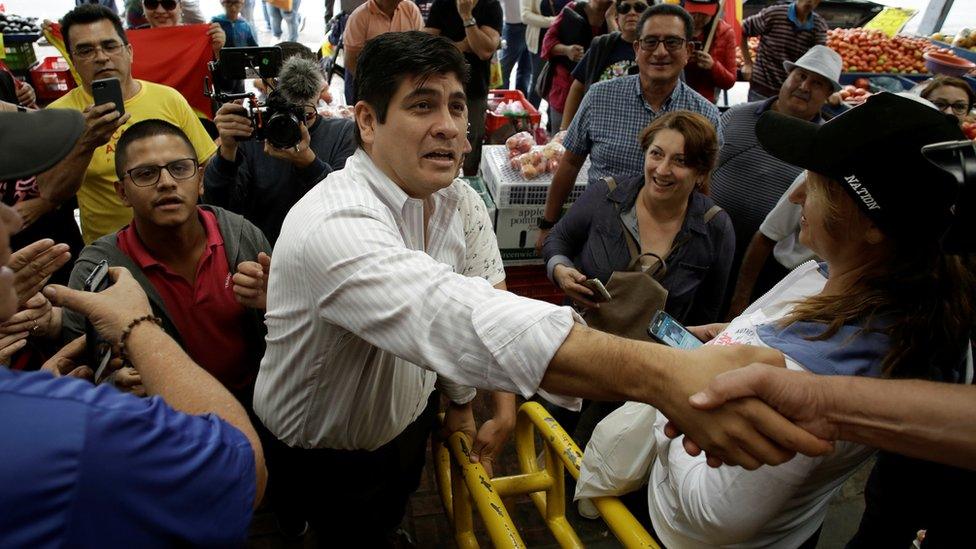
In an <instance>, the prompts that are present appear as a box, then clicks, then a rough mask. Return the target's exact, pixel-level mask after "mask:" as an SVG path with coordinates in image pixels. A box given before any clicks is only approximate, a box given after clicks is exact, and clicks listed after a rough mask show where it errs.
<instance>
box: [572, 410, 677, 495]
mask: <svg viewBox="0 0 976 549" xmlns="http://www.w3.org/2000/svg"><path fill="white" fill-rule="evenodd" d="M657 414H658V411H657V409H656V408H654V407H653V406H648V405H647V404H644V403H641V402H627V403H625V404H624V405H623V406H621V407H620V408H617V409H616V410H614V411H613V412H611V413H610V415H608V416H607V417H605V418H603V421H601V422H600V423H598V424H597V426H596V428H595V429H594V430H593V436H592V437H590V442H589V443H587V445H586V450H585V451H584V452H583V463H582V464H581V466H580V475H579V481H578V482H577V483H576V494H575V495H574V496H573V499H574V500H579V499H581V498H595V497H601V496H619V495H621V494H626V493H628V492H633V491H634V490H637V489H639V488H640V487H641V486H643V485H644V484H646V483H647V479H648V477H649V476H650V474H651V464H652V463H653V462H654V457H655V444H656V443H655V438H654V421H655V420H656V419H657Z"/></svg>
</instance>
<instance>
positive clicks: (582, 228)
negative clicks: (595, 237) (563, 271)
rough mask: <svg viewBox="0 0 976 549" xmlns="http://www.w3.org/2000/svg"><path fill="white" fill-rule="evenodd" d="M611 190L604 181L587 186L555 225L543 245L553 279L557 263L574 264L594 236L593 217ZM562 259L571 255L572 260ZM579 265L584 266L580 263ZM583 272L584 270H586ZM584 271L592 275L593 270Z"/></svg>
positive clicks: (547, 270)
mask: <svg viewBox="0 0 976 549" xmlns="http://www.w3.org/2000/svg"><path fill="white" fill-rule="evenodd" d="M608 190H609V189H608V187H607V184H606V183H604V182H603V181H602V180H601V181H595V182H593V183H590V184H589V185H587V187H586V190H585V191H583V194H582V195H581V196H580V197H579V199H577V200H576V202H574V203H573V205H572V206H571V207H570V208H569V211H568V212H566V215H564V216H563V217H562V218H561V219H560V220H559V222H558V223H556V226H555V227H553V228H552V231H551V232H550V233H549V236H548V237H547V238H546V242H545V244H544V245H543V246H542V256H543V258H544V259H545V261H546V272H547V273H548V275H549V280H552V270H553V269H554V268H555V267H556V265H558V264H560V263H562V264H569V265H574V261H575V258H576V257H577V256H578V255H579V253H580V252H581V251H582V250H583V247H584V246H585V245H586V242H587V241H588V240H589V238H590V228H591V226H592V224H593V216H594V215H595V214H597V212H598V211H599V210H601V209H602V208H603V203H604V202H605V201H606V196H607V191H608ZM560 258H568V261H566V260H561V259H560ZM552 260H555V261H552ZM574 266H575V265H574ZM576 268H577V269H580V268H579V266H576ZM580 271H581V272H582V269H580ZM583 274H587V275H589V273H583Z"/></svg>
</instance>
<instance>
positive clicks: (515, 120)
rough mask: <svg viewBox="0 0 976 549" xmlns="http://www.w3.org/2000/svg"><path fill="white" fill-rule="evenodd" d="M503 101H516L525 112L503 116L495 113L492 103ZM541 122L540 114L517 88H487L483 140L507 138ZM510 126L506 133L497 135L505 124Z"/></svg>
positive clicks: (531, 128)
mask: <svg viewBox="0 0 976 549" xmlns="http://www.w3.org/2000/svg"><path fill="white" fill-rule="evenodd" d="M505 101H518V102H519V103H521V104H522V106H523V107H525V114H524V115H522V116H503V115H500V114H495V113H494V112H493V111H494V108H493V105H496V104H499V103H502V102H505ZM541 122H542V115H541V114H539V111H538V110H536V108H535V107H533V106H532V103H529V102H528V100H526V99H525V96H524V95H522V92H520V91H519V90H488V112H487V113H485V140H486V142H489V143H491V142H492V139H493V138H494V139H507V138H508V136H509V135H512V134H514V133H516V132H520V131H523V130H524V131H532V132H534V130H535V129H536V128H538V127H539V124H540V123H541ZM506 125H508V126H510V129H509V131H507V132H505V133H506V134H508V135H504V136H501V135H497V134H498V132H499V131H501V130H502V129H503V128H505V126H506Z"/></svg>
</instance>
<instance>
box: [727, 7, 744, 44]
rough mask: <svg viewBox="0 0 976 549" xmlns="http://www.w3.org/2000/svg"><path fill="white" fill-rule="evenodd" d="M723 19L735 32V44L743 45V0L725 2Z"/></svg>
mask: <svg viewBox="0 0 976 549" xmlns="http://www.w3.org/2000/svg"><path fill="white" fill-rule="evenodd" d="M723 19H725V22H726V23H728V24H729V25H730V26H731V27H732V31H733V32H735V43H736V44H741V43H742V0H725V10H724V15H723Z"/></svg>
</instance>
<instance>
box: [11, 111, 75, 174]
mask: <svg viewBox="0 0 976 549" xmlns="http://www.w3.org/2000/svg"><path fill="white" fill-rule="evenodd" d="M84 131H85V117H84V116H82V114H81V113H80V112H78V111H75V110H69V109H44V110H41V111H31V112H11V113H0V179H20V178H23V177H30V176H33V175H37V174H39V173H41V172H43V171H45V170H47V169H49V168H50V167H51V166H54V165H55V164H57V163H58V162H60V161H61V160H62V159H63V158H64V157H65V156H67V155H68V153H69V152H71V149H73V148H74V146H75V143H76V142H77V141H78V138H79V137H81V134H82V132H84Z"/></svg>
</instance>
